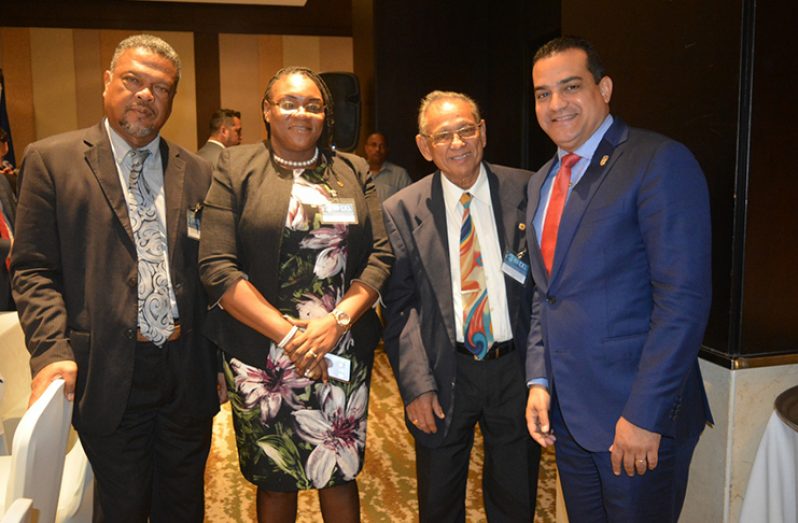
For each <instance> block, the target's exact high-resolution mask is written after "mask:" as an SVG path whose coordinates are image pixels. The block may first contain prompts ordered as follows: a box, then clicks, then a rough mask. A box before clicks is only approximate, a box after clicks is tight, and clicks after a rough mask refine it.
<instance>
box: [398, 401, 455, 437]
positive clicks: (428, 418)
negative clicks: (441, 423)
mask: <svg viewBox="0 0 798 523" xmlns="http://www.w3.org/2000/svg"><path fill="white" fill-rule="evenodd" d="M405 408H406V410H407V417H408V419H409V420H410V423H412V424H413V425H415V426H416V428H418V429H419V430H420V431H422V432H426V433H427V434H435V433H436V432H438V427H437V426H436V424H435V418H434V417H433V415H435V416H437V417H438V418H440V419H444V418H445V417H446V414H444V413H443V408H442V407H441V404H440V403H438V395H437V394H435V392H425V393H424V394H422V395H421V396H419V397H417V398H416V399H414V400H413V401H411V402H410V403H408V404H407V407H405Z"/></svg>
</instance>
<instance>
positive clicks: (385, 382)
mask: <svg viewBox="0 0 798 523" xmlns="http://www.w3.org/2000/svg"><path fill="white" fill-rule="evenodd" d="M371 381H372V386H371V397H370V403H369V422H368V438H367V444H366V461H365V466H364V468H363V472H361V473H360V475H359V476H358V486H359V488H360V504H361V515H362V521H363V522H364V523H377V522H380V523H382V522H386V523H393V522H400V523H404V522H413V521H418V502H417V500H416V480H415V457H414V452H413V440H412V437H411V436H410V434H409V433H408V432H407V429H406V428H405V426H404V418H403V416H402V401H401V398H400V396H399V391H398V389H397V388H396V381H395V380H394V377H393V374H392V373H391V368H390V364H389V363H388V359H387V357H386V356H385V353H384V352H382V351H378V352H377V355H376V358H375V364H374V371H373V374H372V380H371ZM481 470H482V439H481V437H480V436H479V435H477V438H476V439H475V442H474V451H473V452H472V453H471V465H470V469H469V477H468V494H467V507H466V508H467V514H466V519H467V521H469V522H482V521H486V519H485V510H484V507H483V504H482V494H481V489H480V483H481V481H480V478H481V472H480V471H481ZM555 474H556V472H555V466H554V454H553V453H552V452H544V453H543V458H542V460H541V463H540V479H539V483H538V499H537V510H536V514H535V523H554V520H555V519H554V510H555ZM254 499H255V487H254V486H253V485H251V484H250V483H248V482H247V481H246V480H244V478H243V477H242V476H241V473H240V472H239V470H238V456H237V455H236V445H235V433H234V432H233V423H232V419H231V414H230V407H229V404H227V405H225V407H224V408H223V409H222V411H221V412H220V413H219V414H218V415H217V416H216V419H215V420H214V427H213V444H212V447H211V454H210V456H209V458H208V466H207V468H206V470H205V507H206V512H205V514H206V515H205V520H206V521H208V522H211V523H228V522H230V523H232V522H250V521H255V520H256V518H255V503H254ZM297 521H299V522H301V523H317V522H319V521H321V515H320V512H319V503H318V498H317V496H316V494H315V492H314V491H309V492H300V494H299V513H298V517H297Z"/></svg>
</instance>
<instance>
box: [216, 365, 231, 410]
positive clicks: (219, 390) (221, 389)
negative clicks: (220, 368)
mask: <svg viewBox="0 0 798 523" xmlns="http://www.w3.org/2000/svg"><path fill="white" fill-rule="evenodd" d="M216 395H217V396H218V397H219V405H222V404H224V403H227V401H228V400H229V399H230V398H228V397H227V380H225V379H224V372H218V373H217V374H216Z"/></svg>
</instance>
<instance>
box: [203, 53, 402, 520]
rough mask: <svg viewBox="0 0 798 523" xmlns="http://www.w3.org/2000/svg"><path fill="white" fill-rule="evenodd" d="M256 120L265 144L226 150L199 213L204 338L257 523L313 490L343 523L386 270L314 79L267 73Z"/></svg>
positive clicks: (358, 168) (353, 161) (353, 511)
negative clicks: (222, 380)
mask: <svg viewBox="0 0 798 523" xmlns="http://www.w3.org/2000/svg"><path fill="white" fill-rule="evenodd" d="M262 107H263V117H264V120H265V122H266V129H267V132H268V138H267V140H266V141H265V142H260V143H257V144H252V145H243V146H239V147H234V148H231V149H226V150H225V151H224V152H223V153H222V155H221V157H220V160H219V164H218V167H217V169H216V170H215V171H214V175H213V183H212V184H211V189H210V192H209V193H208V196H207V198H206V201H205V210H204V217H203V221H202V226H203V233H202V241H201V246H200V271H201V276H202V280H203V282H204V284H205V287H206V289H207V291H208V294H209V296H210V302H211V303H212V304H213V305H214V306H213V308H212V309H211V311H210V313H209V318H208V323H207V325H206V327H207V328H206V331H207V333H208V335H209V336H210V337H211V339H212V340H213V342H214V343H216V344H217V345H218V346H219V347H220V348H221V349H222V351H223V353H224V366H225V374H226V376H227V386H228V394H229V396H230V398H231V405H232V412H233V422H234V425H235V430H236V436H237V437H236V442H237V444H238V456H239V463H240V466H241V472H242V473H243V475H244V477H245V478H246V479H247V480H249V481H250V482H252V483H253V484H255V485H257V514H258V520H259V521H262V522H270V523H271V522H288V521H294V520H295V519H296V514H297V492H298V491H300V490H308V489H317V490H318V495H319V502H320V505H321V516H322V517H323V519H324V521H327V522H333V521H334V522H355V521H359V520H360V502H359V498H358V488H357V481H356V479H355V478H356V476H357V474H358V473H359V472H360V470H361V468H362V467H363V458H364V455H365V447H366V414H367V411H368V398H369V380H370V376H371V367H372V363H373V358H374V348H375V347H376V345H377V343H378V341H379V339H380V334H381V332H380V331H381V328H380V323H379V320H378V319H377V315H376V314H375V312H374V309H373V308H372V305H373V304H374V302H375V301H376V299H377V297H378V295H379V292H380V289H381V288H382V286H383V282H384V281H385V280H386V279H387V277H388V274H389V272H390V268H391V265H392V262H393V256H392V254H391V250H390V245H389V244H388V240H387V238H386V237H385V233H384V229H383V225H382V219H381V215H380V208H379V202H378V200H377V195H376V193H375V191H374V185H373V184H372V183H371V181H370V178H369V176H368V166H367V165H366V162H365V161H363V159H362V158H359V157H357V156H353V155H348V154H345V153H340V152H335V150H334V148H333V144H332V137H333V136H334V134H333V126H332V122H333V121H334V119H333V114H332V110H333V101H332V97H331V95H330V92H329V90H328V89H327V86H326V85H325V83H324V81H323V80H322V79H321V78H320V77H319V75H318V74H316V73H315V72H313V71H311V70H310V69H307V68H304V67H287V68H284V69H281V70H279V71H277V73H275V75H274V76H273V77H272V79H271V80H270V81H269V83H268V85H267V86H266V89H265V93H264V97H263V101H262ZM328 365H329V366H330V367H329V369H328Z"/></svg>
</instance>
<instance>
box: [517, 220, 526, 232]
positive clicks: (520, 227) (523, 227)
mask: <svg viewBox="0 0 798 523" xmlns="http://www.w3.org/2000/svg"><path fill="white" fill-rule="evenodd" d="M518 230H519V231H525V230H526V224H525V223H524V222H521V223H519V224H518Z"/></svg>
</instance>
